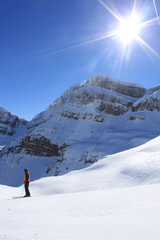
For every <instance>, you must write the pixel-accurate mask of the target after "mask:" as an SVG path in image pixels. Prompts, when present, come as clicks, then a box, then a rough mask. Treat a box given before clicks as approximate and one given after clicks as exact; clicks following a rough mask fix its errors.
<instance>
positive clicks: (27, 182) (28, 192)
mask: <svg viewBox="0 0 160 240" xmlns="http://www.w3.org/2000/svg"><path fill="white" fill-rule="evenodd" d="M24 172H25V176H24V186H25V191H26V195H25V196H24V197H31V194H30V191H29V182H30V174H29V171H28V169H27V168H25V169H24Z"/></svg>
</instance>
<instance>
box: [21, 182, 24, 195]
mask: <svg viewBox="0 0 160 240" xmlns="http://www.w3.org/2000/svg"><path fill="white" fill-rule="evenodd" d="M23 191H24V184H23V185H22V191H21V197H22V195H23Z"/></svg>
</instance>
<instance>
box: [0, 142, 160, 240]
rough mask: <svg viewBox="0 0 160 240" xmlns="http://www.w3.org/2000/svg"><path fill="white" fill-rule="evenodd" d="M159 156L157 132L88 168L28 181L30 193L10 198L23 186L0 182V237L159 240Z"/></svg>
mask: <svg viewBox="0 0 160 240" xmlns="http://www.w3.org/2000/svg"><path fill="white" fill-rule="evenodd" d="M159 159H160V137H157V138H155V139H154V140H152V141H150V142H148V143H146V144H144V145H142V146H139V147H136V148H134V149H130V150H128V151H125V152H121V153H117V154H114V155H111V156H106V157H105V158H103V159H102V160H100V161H99V162H97V163H95V164H93V165H92V166H90V167H89V168H86V169H83V170H79V171H74V172H71V173H68V174H66V175H63V176H57V177H48V178H43V179H40V180H37V181H34V182H31V186H30V190H31V194H32V197H31V198H22V199H12V196H18V195H21V194H22V187H19V188H13V187H12V188H11V187H7V186H2V185H0V192H1V195H0V213H1V222H0V239H8V240H11V239H16V240H17V239H21V238H22V239H23V240H27V239H28V238H29V239H33V240H36V239H39V240H44V239H61V240H68V239H69V240H75V239H77V240H84V239H85V240H90V239H92V240H99V239H103V240H105V239H107V240H117V239H122V240H135V239H136V240H151V239H152V240H158V239H159V234H160V230H159V221H160V207H159V206H160V171H159V170H160V161H159ZM32 177H33V172H32V171H31V178H32Z"/></svg>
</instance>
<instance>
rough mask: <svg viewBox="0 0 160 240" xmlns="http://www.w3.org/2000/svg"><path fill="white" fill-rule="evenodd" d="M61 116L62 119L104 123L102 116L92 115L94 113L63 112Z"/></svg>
mask: <svg viewBox="0 0 160 240" xmlns="http://www.w3.org/2000/svg"><path fill="white" fill-rule="evenodd" d="M60 115H61V116H62V117H67V118H69V119H71V118H72V119H74V120H79V119H83V120H92V121H95V122H103V121H104V119H103V117H102V116H101V115H98V114H92V113H74V112H69V111H64V112H61V113H60Z"/></svg>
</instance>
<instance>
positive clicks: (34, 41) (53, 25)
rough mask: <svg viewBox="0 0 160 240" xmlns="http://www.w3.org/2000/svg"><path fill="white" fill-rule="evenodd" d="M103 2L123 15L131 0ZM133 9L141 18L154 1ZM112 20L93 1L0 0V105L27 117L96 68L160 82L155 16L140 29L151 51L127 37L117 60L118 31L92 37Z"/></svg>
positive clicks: (148, 16) (110, 27)
mask: <svg viewBox="0 0 160 240" xmlns="http://www.w3.org/2000/svg"><path fill="white" fill-rule="evenodd" d="M103 2H104V3H105V4H106V5H107V6H109V8H110V9H112V10H113V11H115V12H116V13H117V11H118V12H119V13H120V14H121V16H123V17H124V16H126V15H128V14H130V12H131V11H132V8H133V4H134V1H131V0H128V1H127V0H121V1H119V0H112V1H111V2H112V4H111V3H110V2H109V1H108V0H104V1H103ZM155 3H156V6H157V12H158V13H160V2H159V1H158V0H157V1H156V2H155ZM136 8H137V11H138V12H139V14H140V15H141V18H142V21H147V20H149V19H152V18H155V17H156V11H155V9H154V4H153V1H149V0H148V1H144V0H138V1H137V2H136ZM116 9H117V11H116ZM117 24H118V21H117V19H116V18H115V17H114V16H113V14H111V12H109V11H108V10H107V9H106V8H105V7H104V6H103V5H102V4H101V3H100V2H99V1H98V0H7V1H5V0H0V32H1V34H0V53H1V54H0V84H1V94H0V106H1V107H4V108H5V109H7V110H8V111H11V112H13V113H14V114H16V115H18V116H19V117H22V118H25V119H26V120H31V119H32V118H33V117H34V116H35V115H36V114H38V113H40V112H41V111H43V110H45V109H46V108H47V107H48V106H49V104H51V103H52V102H53V101H54V100H55V99H56V98H58V97H59V96H60V95H61V94H62V93H63V92H64V91H66V90H67V89H68V88H69V87H70V86H71V85H72V84H74V83H77V82H83V81H85V80H87V79H89V78H90V77H92V76H94V75H96V74H101V73H106V74H108V75H109V76H110V77H112V78H119V79H120V80H123V81H128V82H136V83H139V84H141V85H143V86H144V87H146V88H150V87H153V86H157V85H160V57H159V56H158V54H159V53H160V41H159V40H160V26H159V24H158V20H157V21H154V24H150V25H148V26H147V27H145V28H144V29H142V30H141V37H142V38H143V40H144V41H145V42H146V43H147V44H148V45H147V46H150V47H151V48H152V50H153V51H152V50H149V48H148V47H146V46H143V45H142V46H140V44H139V43H137V42H136V41H132V43H131V44H129V45H127V47H126V49H125V54H124V57H123V61H122V64H120V62H121V55H122V42H121V41H120V39H119V38H118V37H117V36H113V37H110V38H105V37H104V39H101V40H99V41H96V39H97V38H101V37H103V36H106V35H107V34H108V32H110V31H112V30H113V29H115V28H116V26H118V25H117ZM155 53H157V55H156V54H155Z"/></svg>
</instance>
